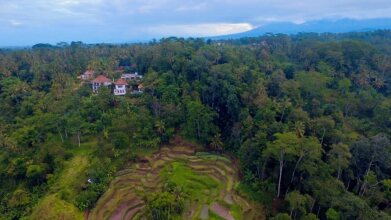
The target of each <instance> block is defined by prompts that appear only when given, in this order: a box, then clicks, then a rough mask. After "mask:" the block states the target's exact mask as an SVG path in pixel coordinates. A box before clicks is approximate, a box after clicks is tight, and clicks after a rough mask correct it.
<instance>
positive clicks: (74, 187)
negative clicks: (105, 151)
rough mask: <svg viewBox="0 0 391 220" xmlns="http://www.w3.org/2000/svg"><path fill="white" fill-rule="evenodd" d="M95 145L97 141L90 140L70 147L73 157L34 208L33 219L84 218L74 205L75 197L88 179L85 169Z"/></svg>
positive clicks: (69, 150)
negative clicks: (78, 145)
mask: <svg viewBox="0 0 391 220" xmlns="http://www.w3.org/2000/svg"><path fill="white" fill-rule="evenodd" d="M94 146H96V143H94V142H88V143H83V144H82V145H81V146H80V147H73V148H70V149H68V152H69V153H71V154H72V155H73V157H71V158H70V159H69V160H68V161H66V162H65V163H64V168H63V170H62V172H60V173H58V174H57V175H56V176H55V177H54V179H53V180H51V184H50V185H51V186H50V189H49V192H48V194H47V195H46V196H44V197H43V198H42V199H41V201H40V202H39V203H38V205H37V206H36V207H35V208H34V210H33V213H32V215H31V219H64V220H66V219H83V213H82V212H81V211H79V209H77V208H76V207H75V206H74V205H73V199H74V198H75V197H76V195H77V194H78V193H79V191H80V188H81V186H82V185H83V184H84V183H85V181H86V179H87V177H86V175H85V171H86V169H87V168H88V165H89V156H90V155H91V154H92V152H93V151H94Z"/></svg>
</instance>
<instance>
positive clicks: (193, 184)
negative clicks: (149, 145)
mask: <svg viewBox="0 0 391 220" xmlns="http://www.w3.org/2000/svg"><path fill="white" fill-rule="evenodd" d="M142 161H143V162H140V163H138V164H135V165H134V166H133V167H131V168H128V169H124V170H122V171H120V172H118V173H117V174H116V177H115V179H114V180H113V181H112V183H111V185H110V187H109V189H108V191H107V192H106V193H105V194H104V195H103V196H102V197H101V198H100V199H99V201H98V202H97V205H96V207H95V208H94V209H93V210H91V211H90V213H89V215H88V219H91V220H95V219H111V220H128V219H144V216H143V209H144V207H145V202H144V200H143V196H145V195H146V194H147V193H150V192H156V191H160V190H161V187H162V184H163V183H164V182H165V181H166V180H168V179H169V180H170V181H173V182H175V183H176V184H178V185H179V186H181V187H183V188H185V189H187V191H188V192H189V199H188V200H189V201H187V203H186V208H185V211H184V212H183V215H182V216H181V218H182V219H226V220H233V219H243V220H247V219H248V220H251V219H264V216H263V214H262V213H263V210H262V207H261V206H259V205H254V204H253V203H251V202H249V201H246V200H245V199H244V198H243V197H241V196H239V195H238V194H237V193H236V192H235V190H234V187H235V184H236V183H237V171H236V170H235V169H234V168H233V167H234V166H232V162H231V161H230V160H229V159H227V158H225V157H222V156H217V155H211V154H207V153H195V151H194V149H193V148H191V147H172V148H162V149H161V151H160V152H159V153H157V154H154V155H153V156H150V157H146V158H144V159H143V160H142Z"/></svg>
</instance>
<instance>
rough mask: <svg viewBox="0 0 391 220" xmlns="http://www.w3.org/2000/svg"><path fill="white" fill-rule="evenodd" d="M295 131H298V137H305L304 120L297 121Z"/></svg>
mask: <svg viewBox="0 0 391 220" xmlns="http://www.w3.org/2000/svg"><path fill="white" fill-rule="evenodd" d="M295 132H296V135H297V137H299V138H302V137H304V132H305V124H304V123H303V122H302V121H296V122H295Z"/></svg>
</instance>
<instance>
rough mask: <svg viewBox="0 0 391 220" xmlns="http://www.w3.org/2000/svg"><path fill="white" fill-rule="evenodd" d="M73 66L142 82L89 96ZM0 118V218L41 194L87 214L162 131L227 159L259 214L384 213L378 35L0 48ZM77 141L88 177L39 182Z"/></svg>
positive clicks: (388, 104) (389, 43)
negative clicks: (132, 88)
mask: <svg viewBox="0 0 391 220" xmlns="http://www.w3.org/2000/svg"><path fill="white" fill-rule="evenodd" d="M87 69H91V70H94V71H96V72H97V73H100V74H104V75H106V76H107V77H109V78H118V77H119V73H118V71H117V70H118V69H123V70H126V71H129V72H134V71H137V72H138V73H140V74H142V75H143V76H144V78H143V81H142V83H143V85H144V88H145V90H144V92H143V93H142V94H136V95H135V94H127V95H126V96H123V97H118V96H114V95H113V94H112V93H111V91H110V90H109V89H104V88H102V89H101V90H100V91H99V93H98V94H93V93H92V90H91V86H90V85H89V84H86V83H84V84H83V83H80V81H79V80H78V79H77V76H78V75H80V74H81V73H83V72H84V71H85V70H87ZM0 113H1V114H0V219H20V218H25V217H27V216H30V215H35V216H37V213H34V207H36V205H37V204H38V203H39V201H40V200H41V199H42V198H43V197H44V196H45V195H46V194H47V193H48V192H49V191H50V190H56V191H58V193H59V194H60V195H61V196H62V197H63V198H64V200H67V201H72V203H73V204H74V205H75V207H77V208H78V209H80V210H86V209H89V208H92V207H93V206H94V205H95V202H96V201H97V199H98V198H99V196H101V195H102V193H104V191H105V190H106V188H107V186H108V184H109V183H110V181H111V178H112V176H113V173H114V172H116V171H117V170H119V169H121V167H122V166H123V164H125V163H128V162H129V161H133V160H135V157H136V152H138V151H142V150H143V149H156V148H157V147H159V146H161V145H164V144H167V143H169V141H170V139H171V138H172V137H173V136H174V135H178V136H181V137H183V138H185V139H187V140H189V141H192V142H194V143H196V144H198V145H199V146H203V147H205V148H207V149H209V151H211V152H216V153H220V154H226V155H230V156H231V157H233V158H236V159H237V161H238V165H239V166H240V170H241V172H240V176H241V183H240V185H238V186H237V188H236V190H238V191H240V192H241V193H243V194H244V195H246V196H247V197H248V198H249V199H251V200H253V201H256V202H259V203H261V204H263V206H265V207H266V208H265V210H266V211H267V213H266V215H267V216H268V217H270V218H274V219H306V220H309V219H328V220H337V219H391V142H390V135H391V31H375V32H365V33H349V34H321V35H319V34H298V35H292V36H288V35H271V34H270V35H265V36H261V37H258V38H243V39H238V40H227V41H212V40H204V39H181V38H166V39H162V40H160V41H153V42H150V43H145V44H130V45H108V44H98V45H87V44H83V43H82V42H72V43H71V44H66V43H61V44H58V45H56V46H51V45H46V44H40V45H36V46H35V47H33V48H32V49H24V50H5V49H4V50H0ZM83 144H84V145H91V147H92V146H96V147H97V148H96V150H94V151H91V152H83V153H85V154H86V155H88V163H87V164H86V166H87V169H86V173H87V175H88V177H90V178H93V179H94V181H93V182H92V183H91V184H88V185H84V186H80V187H79V188H80V190H79V191H78V192H77V193H73V192H70V191H69V190H67V188H66V187H64V186H63V185H60V186H57V187H53V184H54V183H55V182H56V180H58V179H59V175H60V174H61V173H63V172H67V171H66V170H65V169H66V168H65V166H64V164H65V163H66V162H67V161H69V160H70V159H71V158H73V157H74V156H75V155H76V154H80V150H79V149H81V148H80V146H81V145H83ZM83 149H85V148H83ZM80 166H81V164H80ZM83 181H85V180H83ZM41 219H42V218H41Z"/></svg>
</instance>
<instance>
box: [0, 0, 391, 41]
mask: <svg viewBox="0 0 391 220" xmlns="http://www.w3.org/2000/svg"><path fill="white" fill-rule="evenodd" d="M386 17H391V1H389V0H338V1H330V0H319V1H312V0H297V1H290V0H241V1H237V0H208V1H206V0H205V1H203V0H188V1H179V0H110V1H107V0H34V1H30V0H13V1H8V0H0V46H24V45H33V44H35V43H41V42H42V43H53V44H54V43H57V42H61V41H65V42H70V41H83V42H86V43H99V42H107V43H121V42H132V41H145V40H150V39H152V38H161V37H168V36H178V37H203V36H216V35H225V34H232V33H238V32H243V31H247V30H250V29H253V28H254V27H257V26H261V25H264V24H267V23H270V22H284V21H287V22H295V23H303V22H305V21H310V20H319V19H339V18H354V19H367V18H386Z"/></svg>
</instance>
